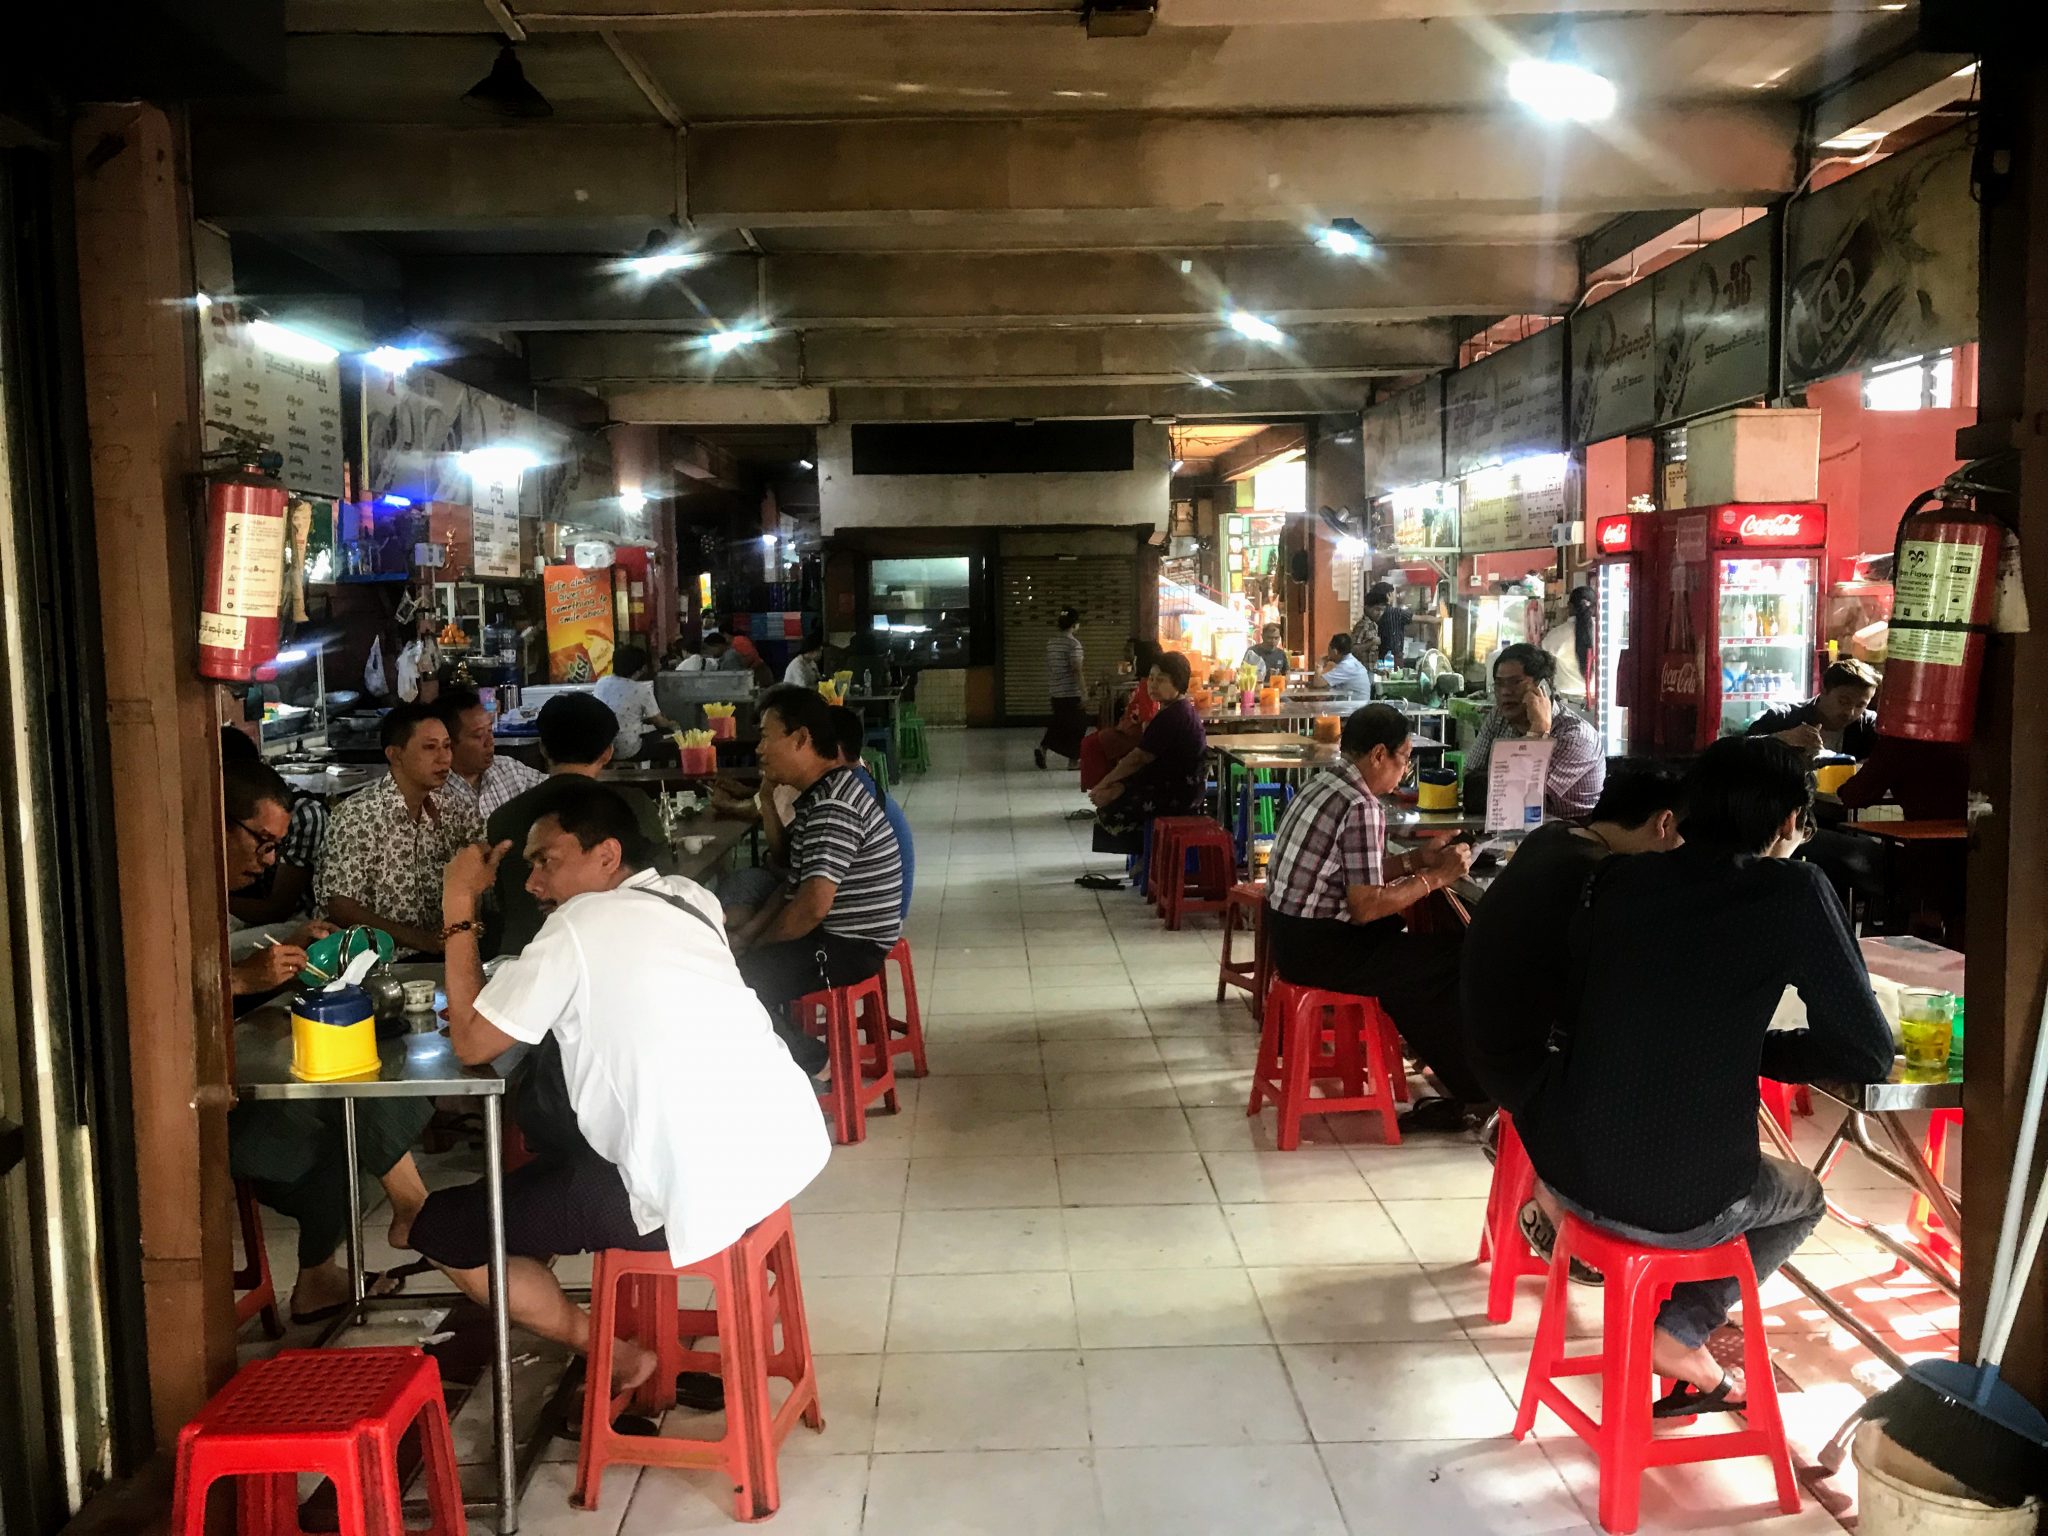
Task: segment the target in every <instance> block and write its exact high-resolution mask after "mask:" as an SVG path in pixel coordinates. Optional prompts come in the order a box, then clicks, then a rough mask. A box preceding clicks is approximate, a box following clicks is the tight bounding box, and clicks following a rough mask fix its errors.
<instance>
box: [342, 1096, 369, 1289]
mask: <svg viewBox="0 0 2048 1536" xmlns="http://www.w3.org/2000/svg"><path fill="white" fill-rule="evenodd" d="M341 1152H342V1161H343V1162H344V1163H346V1164H347V1165H348V1294H349V1301H350V1303H351V1305H350V1307H349V1310H348V1314H347V1316H348V1320H349V1321H350V1322H351V1323H354V1322H357V1321H360V1319H361V1317H362V1312H363V1291H364V1289H365V1286H364V1283H363V1173H362V1170H361V1169H360V1168H359V1167H357V1166H356V1101H355V1100H354V1099H350V1098H345V1099H343V1100H342V1101H341Z"/></svg>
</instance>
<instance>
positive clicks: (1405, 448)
mask: <svg viewBox="0 0 2048 1536" xmlns="http://www.w3.org/2000/svg"><path fill="white" fill-rule="evenodd" d="M1359 445H1360V448H1361V450H1362V457H1363V459H1364V463H1365V494H1366V495H1367V496H1369V497H1370V496H1384V495H1385V494H1386V493H1387V492H1389V491H1392V490H1397V489H1399V488H1400V487H1401V486H1404V485H1421V484H1424V483H1426V482H1429V481H1434V480H1441V479H1443V477H1444V380H1443V375H1442V374H1431V375H1430V376H1429V377H1428V378H1426V379H1424V380H1423V381H1422V382H1421V383H1420V384H1416V385H1413V386H1411V387H1410V388H1408V389H1404V390H1402V391H1401V392H1400V393H1399V394H1398V395H1395V396H1393V397H1392V398H1390V399H1386V400H1382V401H1381V402H1380V403H1379V404H1378V405H1376V406H1374V407H1373V408H1372V409H1371V410H1369V411H1367V412H1366V413H1365V417H1364V420H1363V422H1362V423H1361V432H1360V437H1359Z"/></svg>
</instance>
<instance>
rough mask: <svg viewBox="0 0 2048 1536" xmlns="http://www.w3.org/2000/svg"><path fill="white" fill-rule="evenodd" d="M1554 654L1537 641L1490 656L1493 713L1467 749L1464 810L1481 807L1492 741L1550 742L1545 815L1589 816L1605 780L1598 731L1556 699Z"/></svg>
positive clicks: (1545, 791) (1484, 800)
mask: <svg viewBox="0 0 2048 1536" xmlns="http://www.w3.org/2000/svg"><path fill="white" fill-rule="evenodd" d="M1556 675H1557V658H1556V657H1554V656H1552V655H1551V654H1550V653H1549V652H1548V651H1546V650H1544V649H1543V648H1542V647H1540V646H1535V645H1528V644H1526V643H1518V644H1515V645H1510V646H1506V647H1503V648H1502V650H1501V653H1500V654H1499V655H1498V656H1496V657H1495V658H1494V660H1493V713H1491V714H1490V715H1488V716H1487V717H1486V723H1485V724H1484V725H1482V726H1481V727H1480V728H1479V737H1478V739H1477V740H1476V741H1474V742H1473V743H1472V745H1471V746H1470V747H1469V748H1468V749H1467V750H1466V752H1465V809H1466V810H1468V811H1484V810H1485V809H1486V798H1487V790H1488V783H1487V777H1488V775H1487V769H1488V765H1489V764H1490V763H1491V762H1492V760H1493V744H1494V743H1495V742H1496V741H1501V740H1507V741H1543V740H1548V741H1549V742H1550V743H1551V749H1550V771H1549V772H1548V773H1547V774H1546V775H1545V776H1544V780H1543V810H1544V814H1545V815H1548V816H1574V817H1575V816H1589V815H1591V814H1592V812H1593V807H1594V806H1595V805H1597V804H1598V803H1599V801H1600V790H1601V788H1602V786H1604V785H1605V784H1606V782H1607V758H1606V757H1605V755H1604V754H1602V752H1601V750H1600V733H1599V732H1598V731H1595V730H1594V729H1593V727H1592V726H1590V725H1588V724H1587V723H1586V721H1585V720H1584V719H1583V718H1582V717H1580V716H1578V715H1575V714H1573V713H1572V712H1571V711H1570V710H1569V709H1566V708H1564V707H1562V706H1561V705H1560V704H1559V703H1558V702H1557V693H1556V682H1555V679H1556Z"/></svg>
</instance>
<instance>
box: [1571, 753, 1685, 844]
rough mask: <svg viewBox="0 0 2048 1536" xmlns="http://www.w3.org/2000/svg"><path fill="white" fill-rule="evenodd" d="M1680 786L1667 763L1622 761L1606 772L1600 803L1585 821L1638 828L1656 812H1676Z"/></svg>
mask: <svg viewBox="0 0 2048 1536" xmlns="http://www.w3.org/2000/svg"><path fill="white" fill-rule="evenodd" d="M1684 783H1685V776H1684V775H1683V774H1681V773H1680V772H1679V771H1678V770H1677V769H1676V768H1674V767H1673V766H1672V765H1671V764H1669V763H1659V762H1653V761H1652V760H1651V759H1649V758H1646V757H1628V758H1623V759H1622V760H1621V761H1620V762H1618V763H1615V764H1613V765H1612V766H1611V767H1609V768H1608V770H1607V782H1606V784H1605V785H1604V786H1602V788H1601V790H1600V799H1599V801H1598V803H1597V804H1595V805H1594V807H1593V812H1592V814H1591V815H1590V816H1588V817H1587V818H1586V820H1588V821H1611V822H1613V823H1614V824H1615V825H1616V826H1621V827H1630V828H1634V827H1640V826H1641V825H1643V823H1645V822H1646V821H1648V820H1649V819H1650V818H1651V817H1653V816H1656V815H1658V814H1659V813H1660V812H1663V811H1675V810H1677V809H1678V807H1679V804H1680V801H1681V798H1682V796H1683V793H1684V790H1683V786H1684Z"/></svg>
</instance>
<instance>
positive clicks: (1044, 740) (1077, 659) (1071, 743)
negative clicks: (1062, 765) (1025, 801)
mask: <svg viewBox="0 0 2048 1536" xmlns="http://www.w3.org/2000/svg"><path fill="white" fill-rule="evenodd" d="M1053 622H1054V623H1055V624H1057V625H1058V626H1059V633H1058V634H1056V635H1054V636H1053V637H1052V638H1051V639H1050V640H1048V641H1046V642H1045V680H1046V691H1047V692H1049V693H1050V694H1051V695H1052V724H1050V725H1048V726H1047V727H1046V728H1045V735H1044V736H1043V737H1041V738H1040V739H1039V743H1038V746H1037V748H1036V749H1035V750H1034V751H1033V752H1032V754H1031V758H1032V761H1033V762H1035V763H1037V764H1038V766H1039V767H1041V768H1043V767H1044V766H1045V754H1046V753H1048V752H1057V753H1058V754H1059V755H1060V756H1061V757H1064V758H1065V759H1066V760H1067V766H1068V767H1069V768H1078V767H1079V766H1080V765H1081V736H1082V734H1083V733H1084V732H1085V731H1086V730H1087V729H1088V717H1087V715H1086V714H1084V713H1083V712H1082V709H1081V692H1082V689H1081V659H1082V658H1081V637H1080V636H1079V635H1077V634H1075V633H1074V630H1075V628H1076V627H1077V626H1078V625H1079V624H1080V622H1081V615H1080V613H1079V611H1078V610H1076V609H1073V608H1062V609H1061V610H1060V612H1059V617H1058V618H1057V619H1055V620H1054V621H1053Z"/></svg>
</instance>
